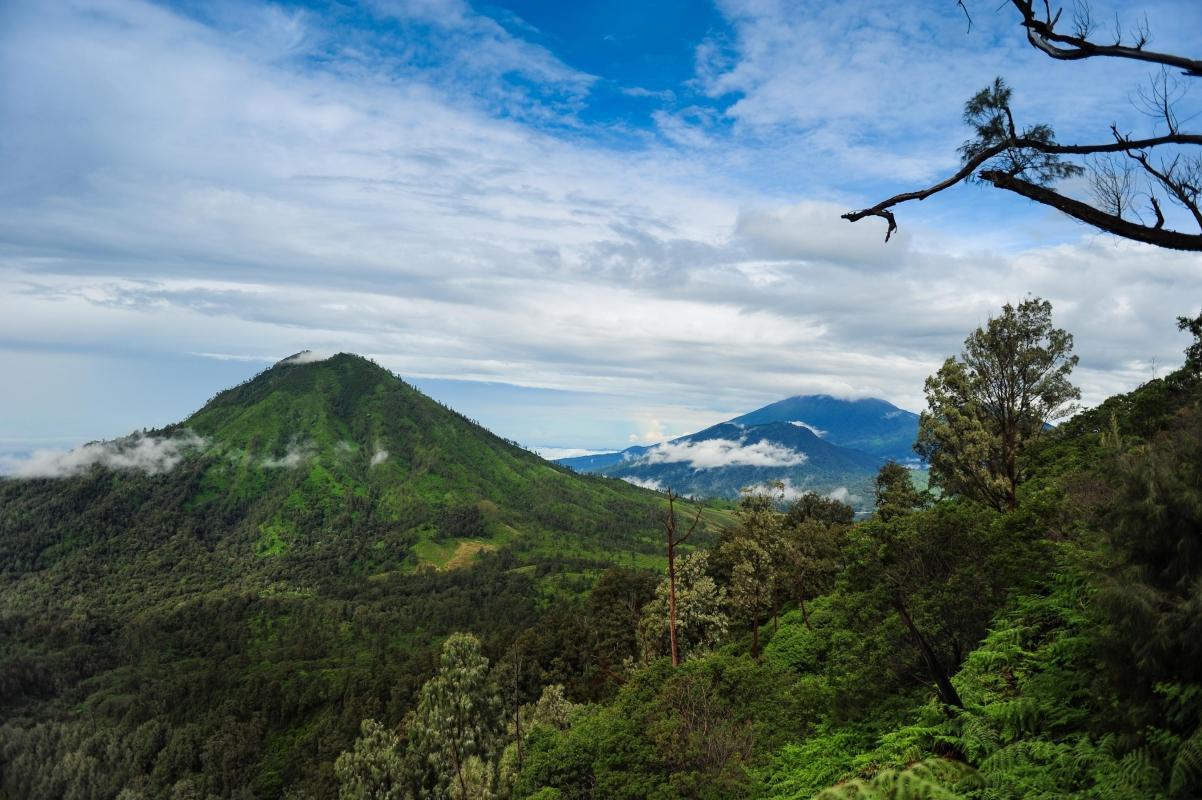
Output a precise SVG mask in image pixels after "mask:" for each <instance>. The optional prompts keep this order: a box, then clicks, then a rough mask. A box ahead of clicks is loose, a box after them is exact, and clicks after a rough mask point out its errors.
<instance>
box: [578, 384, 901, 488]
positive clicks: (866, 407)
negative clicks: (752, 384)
mask: <svg viewBox="0 0 1202 800" xmlns="http://www.w3.org/2000/svg"><path fill="white" fill-rule="evenodd" d="M917 433H918V415H917V414H914V413H912V412H909V411H905V410H903V409H900V408H898V407H897V406H895V405H893V404H892V403H888V402H886V401H884V400H877V399H871V398H870V399H864V400H840V399H838V398H835V397H831V396H829V395H811V396H802V397H790V398H788V399H786V400H781V401H779V402H776V403H772V404H771V405H767V406H764V407H763V408H760V409H757V410H755V411H752V412H750V413H748V414H744V415H742V416H739V417H735V418H734V419H732V420H729V421H728V422H724V423H721V424H719V425H715V426H713V427H711V428H707V429H705V430H703V431H699V432H697V433H693V434H689V435H688V436H681V437H679V438H676V439H673V440H671V441H669V442H664V443H661V444H658V445H650V446H637V447H630V448H627V449H625V450H622V451H621V452H616V453H599V454H594V455H588V456H578V457H574V458H565V459H560V460H559V462H558V463H560V464H563V465H564V466H567V467H571V468H572V469H574V470H577V471H579V472H584V473H597V474H602V475H610V476H613V477H619V478H622V479H623V480H627V481H630V482H632V483H636V484H638V485H641V486H647V487H649V488H657V489H666V488H669V487H670V488H673V489H675V490H676V491H679V492H683V493H685V494H693V495H697V496H715V497H736V496H737V495H738V493H739V490H740V489H742V488H743V487H747V486H758V485H762V484H765V483H767V482H768V481H777V480H779V481H785V482H786V483H787V485H788V491H789V493H790V494H793V493H796V492H800V491H817V492H821V493H831V492H836V493H838V495H839V496H840V497H844V498H846V499H848V500H850V501H851V502H852V505H853V506H855V507H856V508H858V509H866V508H868V507H869V506H870V504H871V484H872V479H873V477H875V475H876V472H877V470H879V469H880V466H881V464H882V463H884V462H885V461H886V460H888V459H893V460H896V461H901V462H903V463H917V460H916V459H915V457H914V452H913V450H912V446H913V444H914V439H915V437H916V436H917Z"/></svg>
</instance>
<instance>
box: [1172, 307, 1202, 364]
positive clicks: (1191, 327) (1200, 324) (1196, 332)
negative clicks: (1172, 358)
mask: <svg viewBox="0 0 1202 800" xmlns="http://www.w3.org/2000/svg"><path fill="white" fill-rule="evenodd" d="M1177 330H1179V331H1185V332H1187V333H1189V334H1190V335H1191V336H1193V337H1194V340H1193V341H1192V342H1190V344H1189V347H1187V348H1185V368H1186V369H1188V370H1189V371H1190V372H1195V373H1196V372H1202V314H1199V315H1198V316H1196V317H1194V318H1193V319H1190V318H1189V317H1177Z"/></svg>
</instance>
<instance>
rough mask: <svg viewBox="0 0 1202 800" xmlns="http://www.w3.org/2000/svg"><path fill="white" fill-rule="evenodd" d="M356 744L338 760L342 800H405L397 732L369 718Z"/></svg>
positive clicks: (336, 768) (339, 794) (335, 771)
mask: <svg viewBox="0 0 1202 800" xmlns="http://www.w3.org/2000/svg"><path fill="white" fill-rule="evenodd" d="M359 731H360V733H359V738H358V739H356V740H355V745H354V747H352V748H351V749H350V750H347V751H346V752H344V753H343V754H342V755H340V756H338V760H337V761H335V762H334V774H335V775H336V776H337V778H338V800H403V798H404V797H405V769H404V760H403V758H402V757H401V752H400V750H399V749H398V744H399V740H398V738H397V735H396V734H395V733H393V732H392V731H390V730H388V729H387V728H385V727H384V726H383V725H381V724H380V723H379V722H377V721H376V720H374V719H365V720H363V722H362V724H361V725H360V728H359Z"/></svg>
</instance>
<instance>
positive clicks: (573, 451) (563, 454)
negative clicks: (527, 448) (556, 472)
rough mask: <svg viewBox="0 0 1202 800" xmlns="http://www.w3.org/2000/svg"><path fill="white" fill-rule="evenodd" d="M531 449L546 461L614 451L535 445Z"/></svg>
mask: <svg viewBox="0 0 1202 800" xmlns="http://www.w3.org/2000/svg"><path fill="white" fill-rule="evenodd" d="M533 450H534V452H535V453H537V454H538V455H539V456H541V457H543V458H545V459H547V460H548V461H557V460H558V459H561V458H576V457H577V456H598V455H602V454H604V453H612V452H614V451H613V450H589V449H588V448H584V447H535V448H533Z"/></svg>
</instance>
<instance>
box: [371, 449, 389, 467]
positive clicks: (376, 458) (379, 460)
mask: <svg viewBox="0 0 1202 800" xmlns="http://www.w3.org/2000/svg"><path fill="white" fill-rule="evenodd" d="M387 460H388V451H387V450H385V449H384V448H382V447H381V448H380V449H379V450H377V451H376V452H375V453H373V454H372V457H371V466H373V467H378V466H379V465H380V464H383V463H384V462H385V461H387Z"/></svg>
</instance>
